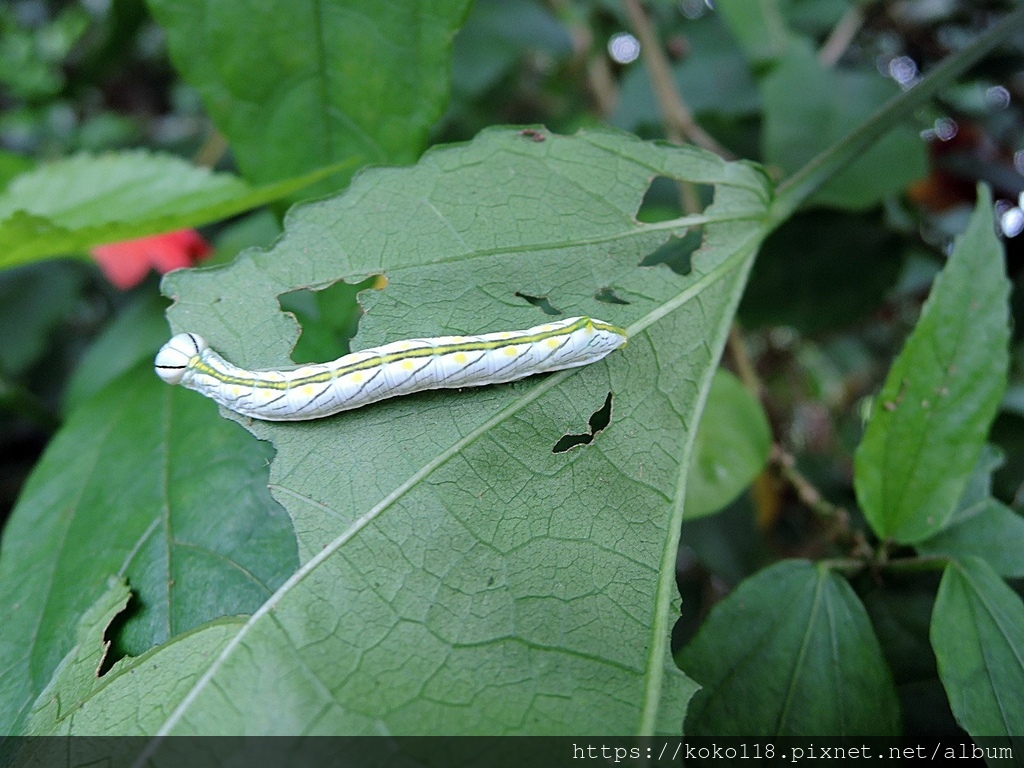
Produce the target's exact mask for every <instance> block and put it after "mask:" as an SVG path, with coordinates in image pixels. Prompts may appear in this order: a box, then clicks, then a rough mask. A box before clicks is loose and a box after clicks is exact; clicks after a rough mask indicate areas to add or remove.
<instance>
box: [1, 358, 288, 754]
mask: <svg viewBox="0 0 1024 768" xmlns="http://www.w3.org/2000/svg"><path fill="white" fill-rule="evenodd" d="M216 414H217V409H216V407H215V406H214V405H213V404H212V403H210V402H209V401H207V400H205V399H203V398H202V397H200V396H198V395H196V394H195V393H193V392H188V391H177V390H172V389H169V388H168V387H166V386H165V385H164V384H163V383H162V382H161V381H159V380H158V379H157V378H156V377H155V376H154V375H153V370H152V367H151V363H150V362H149V361H147V362H146V363H145V365H144V366H143V367H136V368H134V369H132V370H131V371H129V372H127V373H126V374H124V375H122V376H120V377H119V378H117V379H116V380H114V381H113V382H112V383H111V384H110V385H109V386H107V387H106V388H104V389H103V390H101V391H100V392H99V393H98V394H97V395H96V396H95V397H94V398H92V399H90V400H88V401H86V402H84V403H83V404H81V405H79V406H78V407H77V408H76V409H75V411H74V412H73V414H72V415H71V417H70V418H69V419H68V421H67V422H66V424H65V425H64V426H63V427H62V428H61V430H60V431H59V432H58V433H57V435H56V437H55V438H54V439H53V441H52V442H51V444H50V445H49V447H48V448H47V451H46V453H45V454H44V456H43V458H42V459H41V460H40V462H39V463H38V465H37V466H36V467H35V469H34V471H33V473H32V476H31V477H30V478H29V481H28V482H27V483H26V485H25V488H24V491H23V492H22V495H21V498H20V499H19V501H18V505H17V506H16V508H15V510H14V512H13V513H12V516H11V518H10V520H9V521H8V524H7V527H6V530H5V533H4V539H3V550H2V553H0V615H3V616H4V630H3V632H2V633H0V734H7V733H12V732H16V730H17V726H18V723H19V722H20V721H21V719H22V717H23V716H24V713H25V711H26V710H27V708H28V706H29V704H31V702H32V700H33V699H34V698H35V697H36V695H37V694H38V693H39V692H40V690H42V688H43V687H44V686H45V685H46V684H47V682H48V681H49V680H50V677H51V675H52V674H53V672H54V669H55V667H56V666H57V663H58V662H59V661H60V659H61V657H63V656H64V655H65V654H66V653H67V652H68V650H69V648H70V647H71V645H72V643H74V628H75V625H76V623H77V622H78V620H79V618H80V617H81V616H82V615H83V613H84V611H85V610H86V609H87V608H88V607H89V605H91V604H92V603H93V601H94V600H96V599H97V597H98V596H99V595H100V594H102V593H103V591H104V589H105V584H106V581H107V577H108V576H110V575H114V574H117V575H119V576H121V577H123V578H126V579H127V580H128V581H129V582H130V583H131V585H132V589H133V590H134V592H135V599H134V600H133V603H132V606H131V607H130V611H129V613H128V614H127V615H126V617H125V618H126V620H125V621H124V622H123V625H122V626H121V627H120V628H119V630H118V632H116V633H112V634H111V637H112V638H113V639H114V640H115V641H116V642H115V650H116V651H118V652H120V653H124V652H130V653H140V652H142V651H145V650H146V649H147V648H149V647H150V646H152V645H155V644H156V643H162V642H164V641H166V640H167V639H168V638H170V637H172V636H174V635H177V634H179V633H181V632H183V631H184V630H187V629H189V628H191V627H194V626H196V625H198V624H200V623H202V622H204V621H207V620H209V619H213V618H216V617H218V616H222V615H225V614H235V613H246V612H251V611H253V610H255V609H256V608H257V607H259V605H260V604H262V603H263V601H264V600H266V598H267V596H268V595H270V594H271V593H272V592H273V590H274V589H276V588H277V587H278V586H279V585H280V584H281V583H282V581H283V580H284V579H285V577H286V576H287V575H288V574H289V573H291V572H292V571H293V570H294V569H295V567H296V565H297V562H296V554H295V543H294V538H293V535H292V532H291V526H290V523H289V520H288V519H287V516H286V515H285V513H284V510H282V509H281V507H280V506H279V505H278V504H277V503H276V502H274V500H273V499H272V498H270V495H269V493H268V492H267V490H266V487H265V484H266V477H267V463H268V461H269V459H270V457H271V455H272V451H271V450H270V449H269V447H268V446H266V445H265V444H257V443H256V441H254V440H253V439H252V437H251V436H250V435H247V434H245V432H244V431H243V430H241V429H240V428H239V427H238V426H237V425H235V424H230V423H228V422H226V421H223V420H221V419H218V418H217V415H216ZM261 478H262V481H261ZM65 703H68V702H65Z"/></svg>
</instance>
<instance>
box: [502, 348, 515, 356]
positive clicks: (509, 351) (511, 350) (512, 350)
mask: <svg viewBox="0 0 1024 768" xmlns="http://www.w3.org/2000/svg"><path fill="white" fill-rule="evenodd" d="M505 354H506V355H508V356H509V357H515V356H516V348H515V347H514V346H513V347H505Z"/></svg>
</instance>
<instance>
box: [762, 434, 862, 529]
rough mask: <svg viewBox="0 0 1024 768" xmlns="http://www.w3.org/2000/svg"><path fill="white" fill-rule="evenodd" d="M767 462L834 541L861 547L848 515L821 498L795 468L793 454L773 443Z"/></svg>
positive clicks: (816, 490)
mask: <svg viewBox="0 0 1024 768" xmlns="http://www.w3.org/2000/svg"><path fill="white" fill-rule="evenodd" d="M768 462H769V464H771V466H772V467H773V468H774V469H775V471H776V472H778V474H779V476H780V477H782V479H783V480H785V481H786V482H787V483H789V485H790V486H791V487H792V488H793V490H794V491H795V492H796V495H797V498H799V499H800V501H801V502H802V503H803V504H804V506H806V507H807V508H808V509H810V510H811V511H812V512H814V513H815V514H816V515H817V516H818V517H820V518H821V519H822V520H823V521H825V522H826V523H827V524H828V526H829V528H830V530H831V535H832V536H833V537H834V538H835V539H843V540H846V541H849V542H850V543H851V544H853V545H855V546H857V547H859V546H860V545H861V543H862V542H861V541H859V540H858V539H857V535H856V534H855V532H854V531H852V530H851V529H850V513H849V512H847V511H846V510H845V509H844V508H843V507H840V506H838V505H836V504H833V503H832V502H830V501H829V500H828V499H826V498H825V497H824V496H822V494H821V491H819V490H818V489H817V488H816V487H815V486H814V484H813V483H812V482H811V481H810V480H808V479H807V478H806V477H805V476H804V475H803V473H802V472H800V470H798V469H797V468H796V459H795V458H794V457H793V454H791V453H789V452H788V451H787V450H786V449H785V448H783V447H782V446H781V445H779V444H778V443H775V444H774V445H772V450H771V453H770V454H769V456H768Z"/></svg>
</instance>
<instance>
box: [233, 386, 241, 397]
mask: <svg viewBox="0 0 1024 768" xmlns="http://www.w3.org/2000/svg"><path fill="white" fill-rule="evenodd" d="M231 394H232V395H234V396H235V397H238V396H239V395H241V394H242V388H241V387H232V388H231Z"/></svg>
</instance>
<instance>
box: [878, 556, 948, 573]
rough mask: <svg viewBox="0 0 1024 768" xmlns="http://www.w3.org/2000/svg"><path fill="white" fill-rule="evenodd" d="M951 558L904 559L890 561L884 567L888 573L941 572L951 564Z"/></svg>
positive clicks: (923, 557) (924, 557)
mask: <svg viewBox="0 0 1024 768" xmlns="http://www.w3.org/2000/svg"><path fill="white" fill-rule="evenodd" d="M949 561H950V558H948V557H943V556H941V555H929V556H922V557H903V558H898V559H896V560H889V561H888V562H887V563H885V565H884V566H883V569H884V570H886V571H897V572H900V573H917V572H920V571H941V570H942V569H943V568H945V567H946V566H947V565H948V564H949Z"/></svg>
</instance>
